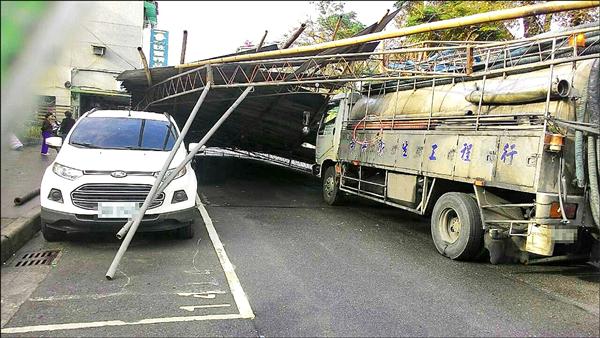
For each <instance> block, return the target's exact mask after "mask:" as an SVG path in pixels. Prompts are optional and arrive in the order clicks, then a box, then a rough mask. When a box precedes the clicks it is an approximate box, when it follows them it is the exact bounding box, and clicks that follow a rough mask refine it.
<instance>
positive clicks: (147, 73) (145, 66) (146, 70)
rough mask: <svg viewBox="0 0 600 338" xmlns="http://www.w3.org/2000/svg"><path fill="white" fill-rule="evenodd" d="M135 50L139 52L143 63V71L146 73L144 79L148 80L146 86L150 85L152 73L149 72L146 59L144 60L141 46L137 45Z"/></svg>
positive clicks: (144, 56)
mask: <svg viewBox="0 0 600 338" xmlns="http://www.w3.org/2000/svg"><path fill="white" fill-rule="evenodd" d="M137 50H138V52H139V53H140V58H141V59H142V64H143V65H144V72H145V73H146V80H148V87H152V74H151V73H150V68H148V60H146V55H144V50H142V47H138V48H137Z"/></svg>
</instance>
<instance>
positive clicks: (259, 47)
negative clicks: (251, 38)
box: [182, 30, 269, 63]
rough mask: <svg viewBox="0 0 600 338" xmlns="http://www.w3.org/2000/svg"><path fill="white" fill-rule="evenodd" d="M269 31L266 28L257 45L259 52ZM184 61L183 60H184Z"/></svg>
mask: <svg viewBox="0 0 600 338" xmlns="http://www.w3.org/2000/svg"><path fill="white" fill-rule="evenodd" d="M267 33H269V31H268V30H265V34H264V35H263V37H262V39H260V42H259V43H258V46H256V51H257V52H258V50H259V49H261V48H262V46H263V43H265V39H266V38H267ZM182 63H183V62H182Z"/></svg>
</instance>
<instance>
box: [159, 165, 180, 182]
mask: <svg viewBox="0 0 600 338" xmlns="http://www.w3.org/2000/svg"><path fill="white" fill-rule="evenodd" d="M175 169H176V168H171V169H168V170H167V173H166V174H165V177H164V178H163V180H164V179H165V178H167V177H169V175H171V173H172V172H173V171H175ZM186 173H187V169H186V168H185V167H183V169H181V171H180V172H179V174H177V176H175V178H174V180H176V179H178V178H180V177H181V176H183V175H185V174H186ZM158 174H160V171H157V172H155V173H154V177H158Z"/></svg>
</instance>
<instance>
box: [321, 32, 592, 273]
mask: <svg viewBox="0 0 600 338" xmlns="http://www.w3.org/2000/svg"><path fill="white" fill-rule="evenodd" d="M453 48H454V49H450V52H445V53H437V54H435V55H434V56H432V57H430V58H429V59H426V60H425V61H426V62H421V63H420V64H419V63H415V62H404V63H397V64H396V65H395V66H396V68H397V69H407V67H411V70H415V69H416V70H419V69H421V70H425V71H429V72H430V73H429V74H435V75H436V76H435V77H434V76H431V77H429V78H428V77H425V76H423V78H421V79H416V78H414V77H413V78H411V77H409V78H408V79H407V80H397V81H396V80H395V81H379V82H372V81H371V82H369V83H366V84H365V83H363V84H362V86H358V87H359V88H358V89H357V86H353V87H352V89H350V90H348V91H346V92H344V93H341V94H337V95H335V96H334V97H332V99H331V100H330V102H329V105H328V106H327V107H326V109H325V110H324V112H323V116H322V119H321V122H320V125H319V130H318V132H317V140H316V164H315V165H314V167H313V172H314V173H315V174H317V175H320V176H321V177H322V180H323V198H324V200H325V201H326V202H327V203H329V204H331V205H335V204H338V203H340V202H341V201H342V200H343V197H344V195H345V194H352V195H358V196H361V197H364V198H368V199H371V200H375V201H379V202H381V203H385V204H387V205H391V206H394V207H398V208H400V209H404V210H408V211H411V212H415V213H417V214H421V215H430V216H431V235H432V238H433V242H434V244H435V247H436V248H437V250H438V251H439V252H440V253H441V254H442V255H444V256H447V257H449V258H451V259H460V260H469V259H476V258H479V257H482V255H483V254H485V253H486V250H487V252H488V253H489V257H490V261H491V262H492V263H494V264H495V263H501V262H519V261H520V262H522V263H534V262H544V261H546V262H547V261H558V260H588V259H590V254H591V253H593V252H596V253H595V254H592V256H595V255H596V254H597V250H598V244H599V240H600V228H599V227H600V223H599V220H598V217H599V215H598V214H599V211H598V203H599V202H598V177H597V175H598V158H597V157H598V155H597V154H598V148H600V144H599V143H600V142H599V140H600V139H598V136H599V133H598V119H599V108H598V104H599V103H598V76H599V75H598V73H599V70H598V63H599V59H600V57H599V55H600V54H598V50H599V49H598V28H597V26H595V27H594V26H592V28H587V29H578V30H571V31H570V32H564V33H561V34H557V33H555V34H553V35H550V34H546V35H545V36H540V37H538V38H537V39H529V40H526V41H521V42H519V41H515V42H512V43H504V45H499V44H493V43H491V44H489V45H487V46H486V45H485V44H482V45H480V46H479V47H476V49H475V52H474V53H473V50H472V49H471V50H469V47H466V48H465V49H461V48H460V46H459V47H453ZM461 51H462V52H463V53H462V54H461V53H460V52H461ZM432 52H433V50H432ZM470 53H471V54H470ZM473 55H474V57H473ZM478 56H479V57H478ZM469 58H470V60H469ZM461 60H462V61H461ZM477 60H479V62H477ZM483 60H485V61H483ZM419 67H420V68H419ZM466 67H468V68H471V67H472V69H468V71H466V69H465V68H466ZM465 71H466V73H467V75H465V76H462V77H461V76H455V75H456V74H457V73H459V72H465ZM442 72H447V73H448V74H449V75H448V77H444V76H443V74H442V75H440V73H442ZM469 72H470V74H469ZM451 75H454V76H451Z"/></svg>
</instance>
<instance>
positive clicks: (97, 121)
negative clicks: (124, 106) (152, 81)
mask: <svg viewBox="0 0 600 338" xmlns="http://www.w3.org/2000/svg"><path fill="white" fill-rule="evenodd" d="M176 139H177V131H176V130H175V127H174V126H172V125H171V124H170V123H169V122H168V121H159V120H149V119H134V118H122V117H88V118H86V119H84V120H83V121H81V122H80V123H79V124H78V125H77V127H76V128H75V130H73V133H72V134H71V137H70V139H69V144H71V145H73V146H75V147H83V148H101V149H133V150H157V151H169V150H171V149H172V148H173V145H174V144H175V140H176Z"/></svg>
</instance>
